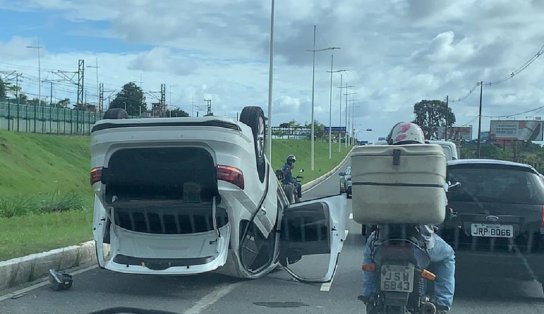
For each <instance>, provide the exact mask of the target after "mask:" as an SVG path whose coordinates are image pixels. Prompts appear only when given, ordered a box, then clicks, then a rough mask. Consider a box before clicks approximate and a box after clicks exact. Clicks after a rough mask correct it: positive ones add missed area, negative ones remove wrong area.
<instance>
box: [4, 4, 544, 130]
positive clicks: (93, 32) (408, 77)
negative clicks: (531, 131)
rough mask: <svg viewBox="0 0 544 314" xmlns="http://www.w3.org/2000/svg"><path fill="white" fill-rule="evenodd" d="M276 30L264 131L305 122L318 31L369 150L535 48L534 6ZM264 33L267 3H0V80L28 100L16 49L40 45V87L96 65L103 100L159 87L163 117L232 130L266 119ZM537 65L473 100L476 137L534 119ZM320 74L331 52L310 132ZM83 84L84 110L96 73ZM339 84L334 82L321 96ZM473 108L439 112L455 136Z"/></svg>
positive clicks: (341, 19) (327, 7) (314, 21)
mask: <svg viewBox="0 0 544 314" xmlns="http://www.w3.org/2000/svg"><path fill="white" fill-rule="evenodd" d="M275 16H276V19H275V23H276V24H275V41H274V42H275V53H274V88H273V104H274V109H273V118H272V123H273V124H274V125H277V124H279V123H281V122H286V121H289V120H292V119H294V120H297V121H298V122H300V123H304V122H307V121H309V119H310V111H311V98H312V97H311V90H312V86H311V79H312V59H311V53H309V52H308V49H311V48H312V33H313V25H317V38H316V39H317V40H316V42H317V44H316V46H317V48H325V47H330V46H338V47H341V48H342V49H340V50H336V51H334V69H348V70H349V72H346V73H344V74H343V83H344V84H345V83H348V84H349V85H351V86H353V88H351V89H350V92H353V93H356V94H354V95H352V96H350V99H349V104H350V106H349V107H348V109H350V108H352V109H351V110H350V116H351V117H352V120H353V127H354V128H355V129H357V130H366V129H369V128H371V129H373V130H374V131H373V132H363V133H365V136H367V137H368V138H367V139H369V140H373V139H375V138H377V137H379V136H382V135H383V134H385V133H387V131H388V129H389V125H393V124H394V123H395V122H397V121H401V120H411V119H412V118H413V113H412V111H413V105H414V104H415V103H416V102H418V101H420V100H422V99H444V98H445V97H446V96H449V98H450V99H451V100H455V99H458V98H462V97H463V96H464V95H466V94H467V93H468V92H469V91H470V90H471V88H472V87H473V86H474V85H475V83H476V82H479V81H484V82H492V81H495V80H497V79H500V78H502V77H504V76H507V75H508V74H509V73H511V72H512V71H513V70H515V69H516V68H518V67H519V66H520V65H522V64H523V63H524V62H525V61H527V60H528V59H530V58H531V57H532V56H533V55H534V54H535V53H536V52H537V51H539V49H540V48H541V47H542V45H543V44H544V33H543V32H542V26H541V25H542V22H541V21H542V16H544V2H543V1H536V0H519V1H516V2H515V3H513V1H506V0H459V1H447V0H420V1H408V0H389V1H381V0H343V1H334V0H299V1H276V13H275ZM269 27H270V3H269V2H268V1H254V0H236V1H234V0H184V1H177V0H163V1H154V0H134V1H110V0H78V1H75V0H24V1H23V0H0V71H3V72H10V71H17V72H18V73H22V74H23V76H24V77H25V79H24V80H23V82H24V83H23V89H24V90H25V91H26V92H27V93H29V94H31V95H36V94H38V91H37V90H38V80H37V77H38V73H37V72H38V67H37V54H36V51H35V50H32V49H28V48H26V46H28V45H36V44H37V41H38V40H39V43H40V45H41V46H42V47H43V49H42V51H41V69H42V71H41V72H42V73H41V76H42V79H43V78H44V77H45V78H55V75H54V74H53V73H52V72H51V71H56V70H64V71H75V70H77V62H78V60H79V59H84V60H85V64H86V66H94V65H95V63H96V62H97V61H98V65H99V68H98V81H99V82H101V83H104V85H105V89H106V90H109V91H116V90H118V89H119V88H120V87H121V86H122V85H123V84H124V83H126V82H129V81H136V82H138V84H141V85H142V88H143V89H144V90H145V91H146V92H149V93H151V92H153V91H157V90H159V89H160V85H161V84H166V85H167V102H168V103H169V105H171V106H173V107H180V108H182V109H184V110H186V111H188V112H195V111H197V110H203V108H204V107H205V104H204V101H203V99H204V98H211V99H212V108H213V110H214V112H215V113H216V114H220V115H225V116H230V117H236V114H237V113H238V112H239V111H240V110H241V108H242V107H243V106H246V105H260V106H262V107H263V108H266V106H267V96H268V57H269V56H268V48H269V45H268V40H269V31H270V30H269ZM543 62H544V60H540V59H538V60H536V61H535V62H534V63H533V64H532V65H531V66H530V67H529V68H527V69H526V70H524V71H523V72H522V73H520V74H519V75H517V76H516V77H515V78H514V79H512V80H509V81H507V82H504V83H501V84H499V85H496V86H490V87H486V88H485V89H484V112H483V115H484V119H483V129H484V130H485V129H486V127H487V126H488V125H489V120H490V119H492V117H490V116H495V115H506V114H515V113H521V112H523V111H527V110H530V109H532V108H537V107H540V106H544V90H542V88H541V81H542V76H544V63H543ZM327 70H330V52H329V51H326V52H322V53H318V54H317V56H316V85H315V91H316V92H315V119H316V120H318V121H320V122H322V123H324V124H325V125H327V124H328V120H329V86H330V76H329V74H328V73H326V71H327ZM85 71H86V72H85V79H86V81H85V82H86V84H85V86H86V87H85V89H86V90H87V93H88V95H89V101H90V102H93V101H96V100H95V98H96V85H97V84H96V80H97V77H96V74H97V73H96V69H95V68H92V67H87V68H86V69H85ZM0 75H2V74H0ZM140 82H141V83H140ZM339 84H340V77H339V75H335V76H334V77H333V85H334V86H335V87H337V86H338V85H339ZM42 90H46V88H45V87H44V86H42ZM54 90H55V92H54V96H53V97H54V98H55V99H62V98H66V97H67V98H71V99H75V94H74V93H75V90H74V87H73V84H72V85H70V83H69V82H58V83H55V84H54ZM338 91H339V89H338V88H335V89H334V92H333V103H332V104H333V105H332V108H333V110H332V112H331V113H330V114H331V115H332V117H333V118H332V120H333V123H334V124H338V123H336V121H339V120H340V108H339V107H340V106H339V96H340V95H339V94H338ZM42 96H43V97H47V96H49V95H45V96H44V95H42ZM149 97H150V98H149V99H152V97H151V96H149ZM478 100H479V98H478V93H473V94H471V95H470V96H468V97H466V98H464V99H463V100H462V101H459V102H452V103H451V107H452V108H453V110H454V113H455V115H456V117H457V121H458V125H464V124H467V123H468V122H470V123H469V124H473V125H474V126H475V128H476V125H475V123H474V121H475V117H476V116H477V115H478ZM343 102H344V100H342V115H344V113H345V109H346V107H345V103H343ZM199 108H200V109H199ZM530 115H531V116H532V117H534V116H540V115H544V111H542V110H541V111H535V112H531V113H530ZM526 116H527V115H523V114H518V115H515V116H514V118H518V119H522V118H526ZM342 121H343V123H342V124H343V125H345V116H343V117H342ZM334 124H333V126H336V125H334ZM475 128H474V129H475Z"/></svg>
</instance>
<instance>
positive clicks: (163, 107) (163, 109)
mask: <svg viewBox="0 0 544 314" xmlns="http://www.w3.org/2000/svg"><path fill="white" fill-rule="evenodd" d="M160 104H161V105H160V116H161V117H165V116H166V84H161V99H160Z"/></svg>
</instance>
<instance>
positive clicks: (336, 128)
mask: <svg viewBox="0 0 544 314" xmlns="http://www.w3.org/2000/svg"><path fill="white" fill-rule="evenodd" d="M331 132H334V133H338V132H342V133H346V127H345V126H333V127H332V128H331ZM325 133H329V127H328V126H326V127H325Z"/></svg>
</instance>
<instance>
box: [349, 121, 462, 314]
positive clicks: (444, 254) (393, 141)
mask: <svg viewBox="0 0 544 314" xmlns="http://www.w3.org/2000/svg"><path fill="white" fill-rule="evenodd" d="M387 142H388V144H389V145H401V144H424V143H425V137H424V135H423V131H422V130H421V128H420V127H419V126H418V125H417V124H414V123H410V122H400V123H397V124H396V125H395V126H394V127H393V128H392V129H391V131H390V132H389V135H388V136H387ZM400 226H404V227H403V228H404V229H403V230H404V232H405V234H408V235H409V236H414V237H415V238H416V239H417V240H418V242H420V243H422V244H423V245H424V247H425V248H426V250H427V252H428V254H429V257H430V260H431V263H432V264H433V266H434V270H435V274H436V280H435V282H434V293H435V298H436V302H435V303H436V307H437V310H438V313H446V312H447V311H449V310H450V308H451V305H452V303H453V295H454V290H455V253H454V251H453V249H452V247H451V246H450V245H449V244H447V243H446V242H445V241H444V240H443V239H442V238H441V237H440V236H438V235H437V234H436V233H435V229H434V228H435V227H434V226H431V225H400ZM388 227H389V226H385V227H383V228H379V229H378V230H377V231H374V232H372V233H371V234H370V236H369V237H368V239H367V241H366V244H365V246H364V248H363V264H369V263H373V261H372V252H373V250H374V249H375V248H376V247H378V246H379V245H380V241H379V238H383V237H384V236H385V237H387V235H384V234H383V233H387V232H388V231H390V228H388ZM397 227H398V226H397ZM392 228H393V226H392ZM380 232H381V233H382V234H381V235H380V234H379V233H380ZM377 280H378V274H377V272H375V271H374V272H367V271H363V283H362V295H361V296H359V299H360V300H362V301H363V302H365V303H369V302H371V301H372V300H373V298H374V297H375V296H376V294H377V292H378V291H377Z"/></svg>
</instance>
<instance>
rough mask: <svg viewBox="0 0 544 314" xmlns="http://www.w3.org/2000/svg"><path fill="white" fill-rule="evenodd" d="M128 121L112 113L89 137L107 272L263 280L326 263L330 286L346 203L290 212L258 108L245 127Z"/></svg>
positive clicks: (222, 122) (96, 224) (244, 116)
mask: <svg viewBox="0 0 544 314" xmlns="http://www.w3.org/2000/svg"><path fill="white" fill-rule="evenodd" d="M124 117H126V112H124V110H122V109H110V110H109V111H108V112H107V113H106V116H105V118H106V119H104V120H101V121H99V122H97V123H96V124H95V125H94V127H93V128H92V133H91V154H92V158H91V160H92V161H91V163H92V169H91V185H92V186H93V189H94V192H95V195H96V197H95V205H94V221H93V235H94V240H95V241H96V248H97V252H96V253H97V258H98V263H99V265H100V267H102V268H106V269H109V270H112V271H116V272H123V273H135V274H167V275H183V274H198V273H204V272H209V271H215V270H220V271H224V272H226V273H228V274H230V275H234V276H237V277H241V278H258V277H261V276H263V275H265V274H267V273H268V272H270V271H271V270H273V269H274V268H276V267H277V266H278V264H282V265H283V266H288V265H290V264H293V263H296V262H298V261H299V260H301V259H304V258H303V257H304V256H307V255H316V254H328V255H329V256H330V258H329V260H328V264H327V267H326V272H324V274H323V275H322V276H321V275H320V276H319V277H318V280H323V281H327V280H330V279H331V278H332V276H333V274H334V271H335V269H336V262H337V256H338V254H339V252H340V250H341V249H342V243H343V240H344V237H345V232H344V230H345V207H344V206H345V203H344V202H345V201H344V200H343V198H342V197H341V196H335V197H330V198H324V199H318V200H313V201H307V202H302V203H298V204H296V205H289V202H288V200H287V198H286V197H285V194H284V193H283V191H282V189H281V187H280V185H279V183H278V181H277V179H276V177H275V175H274V171H272V168H271V166H270V164H269V162H268V160H267V159H266V157H265V155H264V147H265V146H264V145H265V118H264V115H263V111H262V109H261V108H260V107H245V108H244V110H243V111H242V113H241V115H240V121H235V120H233V119H227V118H218V117H214V116H209V117H202V118H148V119H123V118H124ZM106 248H107V250H106ZM286 268H287V270H288V271H289V267H286ZM290 273H292V274H293V272H292V271H290ZM299 279H300V277H299Z"/></svg>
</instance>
